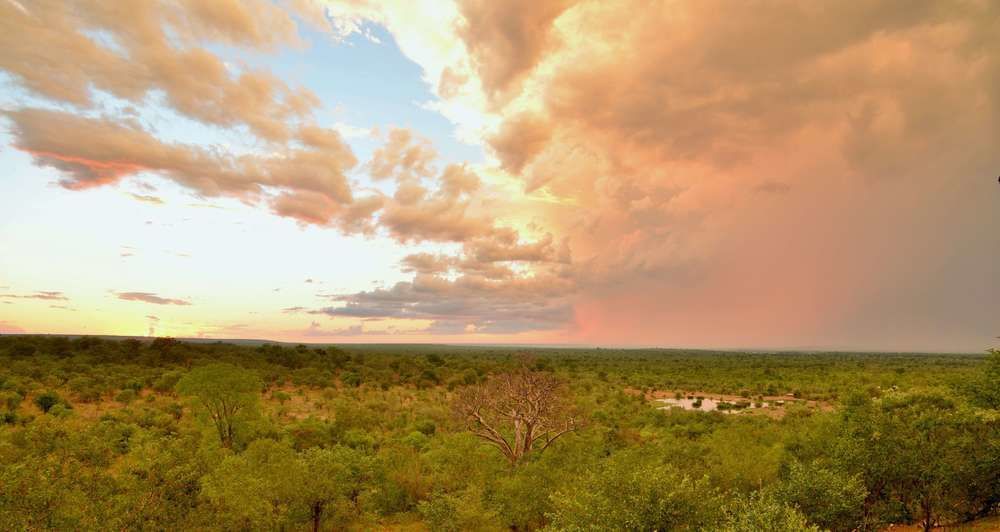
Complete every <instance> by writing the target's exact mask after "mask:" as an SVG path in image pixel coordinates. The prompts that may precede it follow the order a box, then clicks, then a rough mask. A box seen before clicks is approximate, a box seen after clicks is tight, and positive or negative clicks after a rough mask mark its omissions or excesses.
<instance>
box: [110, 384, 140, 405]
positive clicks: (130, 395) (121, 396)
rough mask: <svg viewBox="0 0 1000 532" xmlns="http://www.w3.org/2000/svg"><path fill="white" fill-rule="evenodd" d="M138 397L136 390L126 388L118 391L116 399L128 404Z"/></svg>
mask: <svg viewBox="0 0 1000 532" xmlns="http://www.w3.org/2000/svg"><path fill="white" fill-rule="evenodd" d="M136 397H137V396H136V393H135V390H133V389H132V388H126V389H124V390H122V391H120V392H118V395H116V396H115V401H118V402H119V403H122V404H125V405H127V404H129V403H131V402H132V401H135V398H136Z"/></svg>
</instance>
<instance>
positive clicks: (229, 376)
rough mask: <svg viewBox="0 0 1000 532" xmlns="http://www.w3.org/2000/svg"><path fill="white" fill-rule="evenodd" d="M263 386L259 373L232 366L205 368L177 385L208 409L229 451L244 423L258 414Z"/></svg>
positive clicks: (207, 411)
mask: <svg viewBox="0 0 1000 532" xmlns="http://www.w3.org/2000/svg"><path fill="white" fill-rule="evenodd" d="M262 387H263V383H262V381H261V379H260V377H258V376H257V374H256V373H254V372H252V371H248V370H245V369H243V368H239V367H236V366H233V365H232V364H209V365H207V366H201V367H198V368H195V369H193V370H191V371H190V372H189V373H188V374H187V375H185V376H184V377H183V378H181V380H180V381H178V382H177V392H178V393H180V394H181V395H186V396H192V397H194V398H195V400H196V401H197V402H198V404H199V405H201V406H202V408H204V409H205V411H206V413H207V414H208V417H209V418H210V419H211V420H212V424H213V425H214V426H215V429H216V431H217V432H218V434H219V441H220V442H221V443H222V445H223V447H226V448H232V446H233V441H234V440H235V437H236V430H237V426H238V424H239V423H240V421H242V420H243V419H246V418H247V417H249V416H251V415H253V414H256V413H257V405H258V402H259V401H260V392H261V388H262Z"/></svg>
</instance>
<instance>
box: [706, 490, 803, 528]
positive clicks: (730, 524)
mask: <svg viewBox="0 0 1000 532" xmlns="http://www.w3.org/2000/svg"><path fill="white" fill-rule="evenodd" d="M723 513H724V515H725V522H724V524H723V526H722V527H721V528H719V530H722V531H724V532H819V528H817V527H815V526H812V525H809V524H808V523H807V522H806V518H805V516H804V515H802V514H801V513H800V512H799V511H798V510H796V509H795V508H792V507H791V506H788V505H787V504H783V503H782V502H781V501H779V500H778V499H776V498H774V497H772V496H770V495H767V494H764V493H761V492H756V493H753V494H751V495H749V496H744V497H739V498H737V499H736V500H734V501H733V502H731V503H730V504H728V505H727V506H726V507H725V509H724V511H723Z"/></svg>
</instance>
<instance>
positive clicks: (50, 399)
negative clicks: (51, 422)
mask: <svg viewBox="0 0 1000 532" xmlns="http://www.w3.org/2000/svg"><path fill="white" fill-rule="evenodd" d="M62 402H63V399H62V397H59V394H57V393H56V392H53V391H47V392H43V393H41V394H39V395H37V396H35V405H36V406H38V408H40V409H41V410H42V412H45V413H48V412H49V410H51V409H52V407H53V406H56V405H57V404H59V403H62Z"/></svg>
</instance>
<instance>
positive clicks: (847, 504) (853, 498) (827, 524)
mask: <svg viewBox="0 0 1000 532" xmlns="http://www.w3.org/2000/svg"><path fill="white" fill-rule="evenodd" d="M773 493H774V495H775V497H776V498H777V499H778V500H779V501H781V502H783V503H785V504H788V505H789V506H793V507H795V508H796V509H798V510H799V511H800V512H802V513H803V514H804V515H805V516H806V517H807V518H808V519H809V521H810V522H811V523H814V524H816V525H818V526H820V527H821V528H823V529H825V530H832V531H834V532H839V531H845V532H847V531H850V530H857V529H858V527H859V526H860V525H861V523H862V518H863V512H862V508H863V503H864V500H865V497H866V496H867V495H868V492H867V490H865V485H864V483H863V482H861V479H860V478H858V477H857V476H854V475H848V474H846V473H843V472H840V471H837V470H834V469H830V468H825V467H822V466H821V465H819V464H815V463H813V464H802V463H799V462H794V463H792V464H791V465H790V466H789V467H788V472H787V474H786V475H785V478H784V479H782V481H781V482H780V483H778V484H777V486H776V487H775V489H774V491H773Z"/></svg>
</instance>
